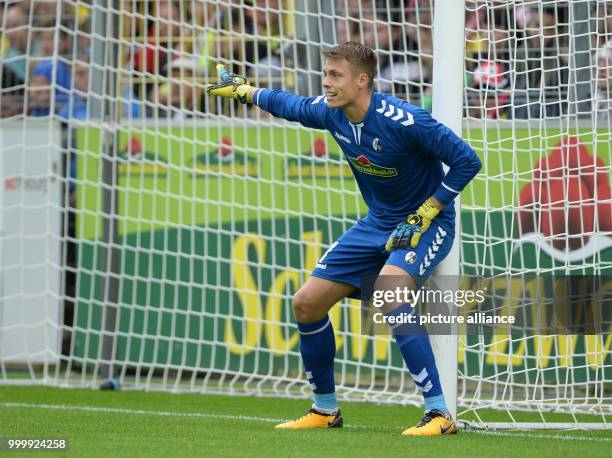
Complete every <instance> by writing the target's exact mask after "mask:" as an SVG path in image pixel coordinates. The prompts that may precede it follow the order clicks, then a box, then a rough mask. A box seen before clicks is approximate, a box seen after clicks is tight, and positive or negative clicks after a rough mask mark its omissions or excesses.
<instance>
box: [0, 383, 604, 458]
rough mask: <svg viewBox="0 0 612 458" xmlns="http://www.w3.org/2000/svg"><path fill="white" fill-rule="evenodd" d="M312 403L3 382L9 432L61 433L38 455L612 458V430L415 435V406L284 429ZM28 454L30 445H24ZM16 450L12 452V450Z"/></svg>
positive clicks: (1, 411) (2, 409) (358, 410)
mask: <svg viewBox="0 0 612 458" xmlns="http://www.w3.org/2000/svg"><path fill="white" fill-rule="evenodd" d="M308 407H309V403H308V401H305V400H292V399H278V398H260V397H238V396H234V397H230V396H214V395H198V394H170V393H157V392H100V391H94V390H77V389H59V388H46V387H15V386H2V387H0V437H5V438H7V437H17V436H19V437H25V436H28V437H45V438H50V437H62V438H67V439H68V441H69V450H67V451H66V452H37V453H36V454H35V456H47V455H48V456H61V455H67V456H70V455H72V456H87V457H96V456H103V457H108V456H143V457H145V456H146V457H151V456H223V457H232V456H240V457H244V456H267V457H276V456H279V457H292V456H327V457H346V456H349V457H351V458H354V457H360V456H364V457H366V456H367V457H373V456H389V457H396V456H410V457H418V456H431V457H437V456H440V457H449V456H488V455H494V456H496V458H497V457H502V456H512V457H517V456H554V457H560V456H579V455H581V456H585V457H586V456H588V457H594V456H610V450H612V431H592V432H587V431H512V432H511V431H508V432H460V433H459V434H458V435H456V436H445V437H436V438H407V437H402V436H401V435H400V432H401V431H402V430H403V429H404V428H406V427H408V426H412V425H413V424H414V423H416V422H417V421H418V419H419V418H420V416H421V410H420V409H418V408H415V407H402V406H390V405H373V404H364V403H348V402H344V403H342V405H341V407H342V412H343V415H344V418H345V425H346V427H345V428H343V429H341V430H316V431H281V430H274V429H273V428H272V427H273V426H274V424H275V423H276V422H277V421H280V420H285V419H291V418H294V417H296V416H298V415H300V414H302V413H303V412H304V411H305V410H307V408H308ZM19 453H20V455H19V454H18V456H24V453H23V452H19ZM7 456H8V454H7Z"/></svg>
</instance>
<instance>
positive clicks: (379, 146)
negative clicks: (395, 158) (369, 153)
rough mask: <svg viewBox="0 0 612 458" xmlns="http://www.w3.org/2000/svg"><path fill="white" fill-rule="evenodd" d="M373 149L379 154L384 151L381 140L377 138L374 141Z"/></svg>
mask: <svg viewBox="0 0 612 458" xmlns="http://www.w3.org/2000/svg"><path fill="white" fill-rule="evenodd" d="M372 148H374V151H376V152H379V153H380V152H381V151H382V149H383V145H382V142H381V141H380V138H375V139H374V140H373V141H372Z"/></svg>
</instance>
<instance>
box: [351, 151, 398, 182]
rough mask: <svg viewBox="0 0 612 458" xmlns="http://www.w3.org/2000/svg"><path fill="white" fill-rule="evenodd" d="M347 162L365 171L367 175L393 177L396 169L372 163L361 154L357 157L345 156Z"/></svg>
mask: <svg viewBox="0 0 612 458" xmlns="http://www.w3.org/2000/svg"><path fill="white" fill-rule="evenodd" d="M346 157H347V159H348V160H349V162H350V163H351V165H352V166H353V167H355V169H357V170H358V171H360V172H362V173H367V174H368V175H375V176H377V177H383V178H387V177H394V176H396V175H397V169H394V168H389V167H383V166H380V165H377V164H374V163H373V162H372V161H370V160H369V159H368V158H367V157H365V156H364V155H363V154H361V155H360V156H358V157H351V156H346Z"/></svg>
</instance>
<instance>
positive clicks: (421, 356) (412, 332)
mask: <svg viewBox="0 0 612 458" xmlns="http://www.w3.org/2000/svg"><path fill="white" fill-rule="evenodd" d="M410 311H412V307H410V305H402V306H400V307H398V308H396V309H395V310H393V311H391V312H390V313H389V314H388V315H397V314H400V313H402V312H404V313H407V312H410ZM297 325H298V330H299V333H300V352H301V354H302V361H303V362H304V369H305V370H306V377H307V378H308V382H309V383H310V386H311V387H312V389H313V391H314V405H313V407H314V408H315V409H317V410H318V411H320V412H322V413H326V414H330V415H331V414H333V413H335V411H336V410H337V408H338V404H337V400H336V387H335V383H334V358H335V357H336V339H335V337H334V329H333V327H332V324H331V321H330V319H329V317H327V316H326V317H325V318H323V319H322V320H320V321H316V322H314V323H298V324H297ZM392 330H393V335H394V336H395V342H396V343H397V346H398V348H399V350H400V352H401V354H402V357H403V358H404V361H405V363H406V366H407V367H408V371H409V372H410V375H411V376H412V379H413V380H414V383H415V384H416V386H417V387H418V388H419V389H420V390H421V392H422V393H423V398H424V399H425V411H426V412H428V411H430V410H439V411H441V412H446V411H448V407H447V406H446V401H445V399H444V394H443V393H442V386H441V385H440V377H439V375H438V368H437V367H436V360H435V358H434V354H433V350H432V348H431V343H430V342H429V336H428V335H427V330H426V329H425V327H424V326H421V325H419V324H418V323H417V324H408V323H407V324H401V325H398V326H396V327H394V328H393V329H392Z"/></svg>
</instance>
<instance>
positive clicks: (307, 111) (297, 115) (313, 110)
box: [206, 64, 327, 129]
mask: <svg viewBox="0 0 612 458" xmlns="http://www.w3.org/2000/svg"><path fill="white" fill-rule="evenodd" d="M217 73H218V75H219V80H220V82H219V83H218V84H209V85H207V86H206V92H207V93H208V94H211V95H215V96H219V97H226V98H231V99H236V100H238V101H239V102H241V103H253V104H255V105H257V106H258V107H259V108H261V109H262V110H265V111H267V112H268V113H271V114H273V115H274V116H276V117H278V118H283V119H286V120H288V121H297V122H299V123H300V124H302V125H304V126H306V127H312V128H314V129H325V120H326V117H327V103H326V101H325V99H324V97H323V96H322V95H321V96H318V97H302V96H299V95H296V94H292V93H290V92H285V91H278V90H270V89H258V88H255V87H253V86H251V85H250V83H249V82H248V81H247V79H246V78H245V77H243V76H240V75H236V74H235V73H229V72H228V71H227V70H226V69H225V67H224V66H223V65H222V64H218V65H217Z"/></svg>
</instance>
